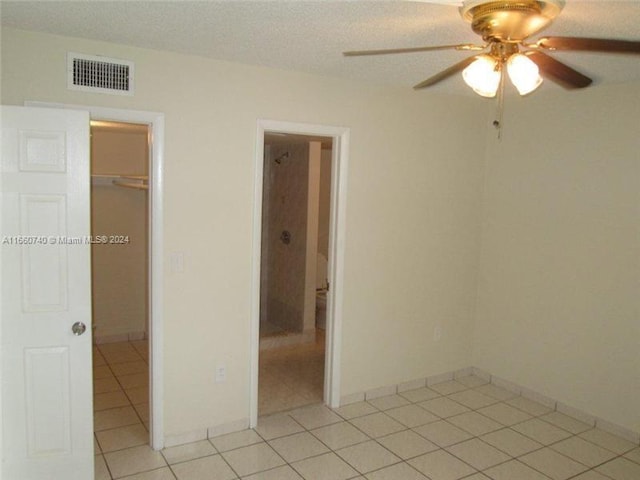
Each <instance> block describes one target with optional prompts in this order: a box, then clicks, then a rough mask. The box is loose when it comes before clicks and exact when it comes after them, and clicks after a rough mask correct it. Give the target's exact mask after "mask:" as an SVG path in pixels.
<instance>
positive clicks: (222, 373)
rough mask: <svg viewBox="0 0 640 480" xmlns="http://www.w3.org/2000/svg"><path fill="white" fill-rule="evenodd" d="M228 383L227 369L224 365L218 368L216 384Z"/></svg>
mask: <svg viewBox="0 0 640 480" xmlns="http://www.w3.org/2000/svg"><path fill="white" fill-rule="evenodd" d="M226 381H227V367H225V366H224V365H218V366H216V383H224V382H226Z"/></svg>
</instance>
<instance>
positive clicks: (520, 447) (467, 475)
mask: <svg viewBox="0 0 640 480" xmlns="http://www.w3.org/2000/svg"><path fill="white" fill-rule="evenodd" d="M105 460H106V463H105ZM109 475H112V477H110V476H109ZM110 478H127V479H129V480H176V479H177V480H211V479H214V480H215V479H219V480H234V479H243V480H244V479H246V480H346V479H368V480H425V479H428V480H460V479H465V480H483V479H484V480H486V479H491V480H549V479H551V480H569V479H571V480H638V479H640V446H639V445H638V444H635V443H632V442H629V441H627V440H625V439H622V438H619V437H616V436H614V435H611V434H609V433H607V432H604V431H602V430H598V429H594V428H592V427H591V426H589V425H586V424H584V423H581V422H580V421H578V420H576V419H573V418H571V417H567V416H565V415H563V414H561V413H559V412H555V411H552V410H550V409H548V408H546V407H544V406H543V405H541V404H539V403H536V402H533V401H531V400H528V399H525V398H523V397H518V396H513V395H512V394H511V393H510V392H507V391H506V390H502V389H500V388H497V387H495V386H493V385H486V384H484V382H483V381H482V380H481V379H479V378H478V377H473V376H470V377H464V378H460V379H458V380H457V381H451V382H445V383H442V384H439V385H433V386H432V387H431V388H420V389H417V390H411V391H407V392H403V393H400V394H397V395H390V396H388V397H382V398H377V399H374V400H371V401H369V402H360V403H356V404H351V405H347V406H344V407H341V408H338V409H335V410H331V409H329V408H327V407H325V406H322V405H320V404H316V405H311V406H305V407H301V408H297V409H294V410H290V411H288V412H283V413H278V414H274V415H269V416H263V417H260V419H259V421H258V427H257V428H256V429H254V430H245V431H242V432H237V433H232V434H228V435H224V436H220V437H215V438H210V439H208V440H202V441H199V442H195V443H191V444H187V445H181V446H177V447H172V448H167V449H164V450H163V451H161V452H153V451H152V450H150V448H149V447H148V446H145V445H142V446H132V447H129V448H122V449H120V450H117V451H114V452H110V453H106V454H104V455H101V454H99V455H97V457H96V479H110Z"/></svg>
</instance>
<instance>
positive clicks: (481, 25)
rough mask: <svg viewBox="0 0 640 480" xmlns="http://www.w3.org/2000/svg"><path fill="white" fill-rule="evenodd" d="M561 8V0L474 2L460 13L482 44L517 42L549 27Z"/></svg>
mask: <svg viewBox="0 0 640 480" xmlns="http://www.w3.org/2000/svg"><path fill="white" fill-rule="evenodd" d="M563 7H564V0H488V1H487V0H474V1H467V2H465V3H464V5H463V6H462V7H460V14H461V15H462V18H464V19H465V20H466V21H468V22H470V23H471V28H472V29H473V31H474V32H476V33H477V34H478V35H480V36H481V37H482V38H483V39H484V40H485V41H491V40H494V41H495V40H499V41H502V42H514V43H519V42H521V41H523V40H524V39H525V38H527V37H529V36H531V35H533V34H535V33H537V32H539V31H540V30H542V29H544V28H545V27H546V26H547V25H549V24H550V23H551V22H552V21H553V20H554V19H555V18H556V17H557V16H558V14H559V13H560V12H561V11H562V8H563Z"/></svg>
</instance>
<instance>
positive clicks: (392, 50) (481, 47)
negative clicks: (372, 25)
mask: <svg viewBox="0 0 640 480" xmlns="http://www.w3.org/2000/svg"><path fill="white" fill-rule="evenodd" d="M485 48H486V46H484V45H473V44H471V43H461V44H459V45H436V46H432V47H412V48H389V49H386V50H353V51H350V52H342V54H343V55H344V56H345V57H361V56H364V55H387V54H390V53H413V52H430V51H434V50H484V49H485Z"/></svg>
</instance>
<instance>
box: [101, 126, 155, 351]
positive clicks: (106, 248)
mask: <svg viewBox="0 0 640 480" xmlns="http://www.w3.org/2000/svg"><path fill="white" fill-rule="evenodd" d="M148 158H149V155H148V141H147V131H146V127H145V126H128V125H126V124H125V125H123V126H122V128H115V127H114V126H113V125H109V126H107V127H92V129H91V173H92V175H94V177H93V178H92V186H91V232H92V235H93V236H94V237H96V236H98V235H105V236H111V235H118V236H123V237H125V238H127V240H128V243H111V244H101V243H100V244H97V243H94V244H93V245H92V247H91V256H92V258H91V262H92V272H91V275H92V297H93V325H94V339H95V341H97V342H109V341H121V340H126V339H141V338H144V336H145V334H146V332H147V331H148V329H147V326H148V325H147V321H148V320H147V319H148V296H147V269H148V255H147V249H148V247H147V244H148V231H147V192H146V191H145V190H139V189H130V188H124V187H118V186H115V185H114V184H113V178H112V177H96V175H114V176H116V175H147V168H148V167H147V165H148Z"/></svg>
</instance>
